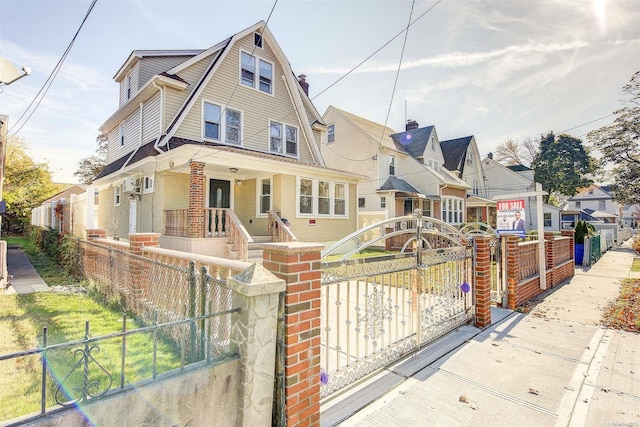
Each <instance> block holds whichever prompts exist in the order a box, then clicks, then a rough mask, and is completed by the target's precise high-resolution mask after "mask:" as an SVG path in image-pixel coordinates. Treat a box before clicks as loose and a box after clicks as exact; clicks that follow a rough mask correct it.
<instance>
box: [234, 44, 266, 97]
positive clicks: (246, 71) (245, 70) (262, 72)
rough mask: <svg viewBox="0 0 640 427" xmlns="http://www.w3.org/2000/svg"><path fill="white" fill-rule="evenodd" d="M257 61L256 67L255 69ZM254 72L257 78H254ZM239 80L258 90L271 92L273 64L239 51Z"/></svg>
mask: <svg viewBox="0 0 640 427" xmlns="http://www.w3.org/2000/svg"><path fill="white" fill-rule="evenodd" d="M256 63H257V69H256ZM256 73H258V79H257V80H256ZM240 82H241V83H242V84H243V85H245V86H248V87H251V88H254V89H257V90H259V91H260V92H264V93H268V94H272V93H273V64H271V63H270V62H267V61H265V60H263V59H260V58H258V57H255V56H253V55H249V54H248V53H246V52H241V53H240Z"/></svg>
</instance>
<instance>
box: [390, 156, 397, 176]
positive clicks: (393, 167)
mask: <svg viewBox="0 0 640 427" xmlns="http://www.w3.org/2000/svg"><path fill="white" fill-rule="evenodd" d="M395 174H396V157H395V156H389V175H391V176H395Z"/></svg>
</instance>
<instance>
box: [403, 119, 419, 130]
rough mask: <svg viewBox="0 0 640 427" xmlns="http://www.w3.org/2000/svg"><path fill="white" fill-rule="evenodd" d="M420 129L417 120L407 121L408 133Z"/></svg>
mask: <svg viewBox="0 0 640 427" xmlns="http://www.w3.org/2000/svg"><path fill="white" fill-rule="evenodd" d="M419 127H420V125H418V122H416V121H415V120H412V119H409V120H407V125H406V127H405V129H406V130H407V131H410V130H414V129H418V128H419Z"/></svg>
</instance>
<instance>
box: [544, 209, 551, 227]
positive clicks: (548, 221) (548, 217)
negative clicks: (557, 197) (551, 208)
mask: <svg viewBox="0 0 640 427" xmlns="http://www.w3.org/2000/svg"><path fill="white" fill-rule="evenodd" d="M544 226H545V227H551V212H545V213H544Z"/></svg>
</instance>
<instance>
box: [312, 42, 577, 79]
mask: <svg viewBox="0 0 640 427" xmlns="http://www.w3.org/2000/svg"><path fill="white" fill-rule="evenodd" d="M587 46H589V43H587V42H584V41H574V42H570V43H546V44H545V43H529V44H525V45H513V46H508V47H505V48H502V49H494V50H490V51H485V52H451V53H446V54H443V55H438V56H434V57H432V58H422V59H414V60H408V61H404V62H403V63H402V70H410V69H414V68H422V67H442V68H461V67H472V66H475V65H479V64H483V63H486V62H487V61H491V60H495V59H497V58H500V57H504V56H507V55H510V56H513V55H529V54H548V53H555V52H561V51H566V50H575V49H580V48H584V47H587ZM397 68H398V64H397V62H396V63H393V62H387V63H380V62H378V63H376V62H371V63H367V64H365V65H364V66H362V67H359V68H358V69H357V70H355V71H354V73H380V72H389V71H396V70H397ZM349 70H351V68H347V67H311V69H310V70H309V73H317V74H336V75H340V74H346V73H347V72H348V71H349Z"/></svg>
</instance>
